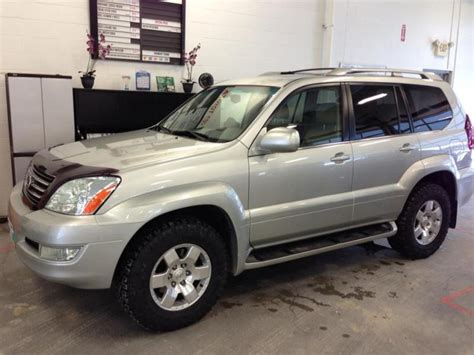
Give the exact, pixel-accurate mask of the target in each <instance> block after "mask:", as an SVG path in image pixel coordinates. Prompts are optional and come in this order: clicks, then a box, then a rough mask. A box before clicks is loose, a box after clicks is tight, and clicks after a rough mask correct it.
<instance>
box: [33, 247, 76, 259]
mask: <svg viewBox="0 0 474 355" xmlns="http://www.w3.org/2000/svg"><path fill="white" fill-rule="evenodd" d="M79 250H81V247H66V248H51V247H46V246H44V245H40V247H39V254H40V257H41V258H43V259H46V260H52V261H70V260H72V259H74V258H75V257H76V256H77V254H78V253H79Z"/></svg>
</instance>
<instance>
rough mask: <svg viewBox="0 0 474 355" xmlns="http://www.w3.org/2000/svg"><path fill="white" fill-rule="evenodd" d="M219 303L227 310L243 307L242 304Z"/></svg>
mask: <svg viewBox="0 0 474 355" xmlns="http://www.w3.org/2000/svg"><path fill="white" fill-rule="evenodd" d="M219 303H220V304H221V306H222V307H224V308H225V309H231V308H234V307H240V306H242V303H239V302H230V301H220V302H219Z"/></svg>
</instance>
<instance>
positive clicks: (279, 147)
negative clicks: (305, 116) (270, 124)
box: [260, 127, 300, 153]
mask: <svg viewBox="0 0 474 355" xmlns="http://www.w3.org/2000/svg"><path fill="white" fill-rule="evenodd" d="M299 146H300V134H299V133H298V131H297V130H296V129H293V128H286V127H278V128H273V129H271V130H270V131H268V132H267V133H266V134H265V135H264V136H263V137H262V140H261V141H260V149H262V150H264V151H269V152H272V153H285V152H294V151H296V150H297V149H298V148H299Z"/></svg>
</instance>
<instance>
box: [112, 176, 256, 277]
mask: <svg viewBox="0 0 474 355" xmlns="http://www.w3.org/2000/svg"><path fill="white" fill-rule="evenodd" d="M108 215H109V217H107V219H108V218H113V220H117V219H127V220H129V221H135V222H138V223H140V224H141V225H140V227H139V228H137V230H136V232H135V233H134V234H133V235H131V236H130V239H128V240H127V241H126V243H125V246H124V249H123V251H122V253H121V255H120V258H119V259H118V262H117V264H116V266H115V272H114V280H115V276H116V274H117V270H118V269H119V266H120V265H121V263H122V262H123V259H124V256H125V255H126V253H127V251H128V250H130V248H133V246H134V245H135V243H136V242H137V241H138V240H139V235H141V234H142V233H143V231H144V230H146V229H147V228H152V227H153V225H154V224H156V223H160V222H162V221H164V220H167V219H170V218H176V217H179V216H188V217H195V218H199V219H201V220H202V221H204V222H205V223H207V224H209V225H211V226H212V227H214V228H215V229H216V230H217V231H218V232H219V234H220V235H221V236H222V237H223V238H224V242H225V243H226V246H227V249H228V252H229V257H230V265H229V266H230V268H229V269H230V270H231V271H232V273H233V274H238V273H240V272H241V271H242V265H243V262H244V260H245V257H246V251H248V248H249V226H248V222H247V219H248V218H247V211H246V210H245V209H244V206H243V204H242V202H241V201H240V199H239V196H238V195H237V193H236V192H235V191H234V190H233V189H232V188H231V187H230V186H228V185H225V184H221V183H204V184H196V185H192V186H184V187H183V186H182V187H181V188H179V189H172V190H168V191H159V192H153V193H151V194H147V195H143V196H137V197H135V198H133V199H131V200H128V201H126V202H124V203H123V204H121V205H119V206H117V207H115V208H114V209H112V210H111V211H110V212H109V213H108ZM110 216H113V217H110ZM103 221H104V222H107V221H106V220H103Z"/></svg>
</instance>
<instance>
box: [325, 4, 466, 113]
mask: <svg viewBox="0 0 474 355" xmlns="http://www.w3.org/2000/svg"><path fill="white" fill-rule="evenodd" d="M330 3H331V5H332V14H331V17H329V18H326V19H325V24H327V25H329V26H330V27H329V29H328V31H330V32H331V37H332V42H331V48H330V55H329V59H326V61H327V62H326V63H324V64H329V65H331V66H339V65H340V64H341V63H343V64H345V65H366V66H367V65H369V66H370V65H373V66H387V67H392V68H404V69H417V70H422V69H442V70H454V85H453V86H454V90H455V91H456V93H457V94H458V96H459V97H460V99H461V102H462V103H463V106H464V108H465V109H466V111H467V112H468V113H469V112H470V114H471V117H472V116H474V100H472V97H473V94H474V59H473V58H474V10H473V8H474V0H396V1H393V0H390V1H387V0H364V1H355V0H330ZM403 24H405V25H406V38H405V41H404V42H402V41H401V40H400V35H401V27H402V25H403ZM436 39H438V40H441V41H446V42H453V43H454V47H452V48H451V49H450V51H449V55H448V56H447V57H436V56H435V55H434V54H433V50H432V42H433V41H434V40H436ZM325 50H326V48H325Z"/></svg>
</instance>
